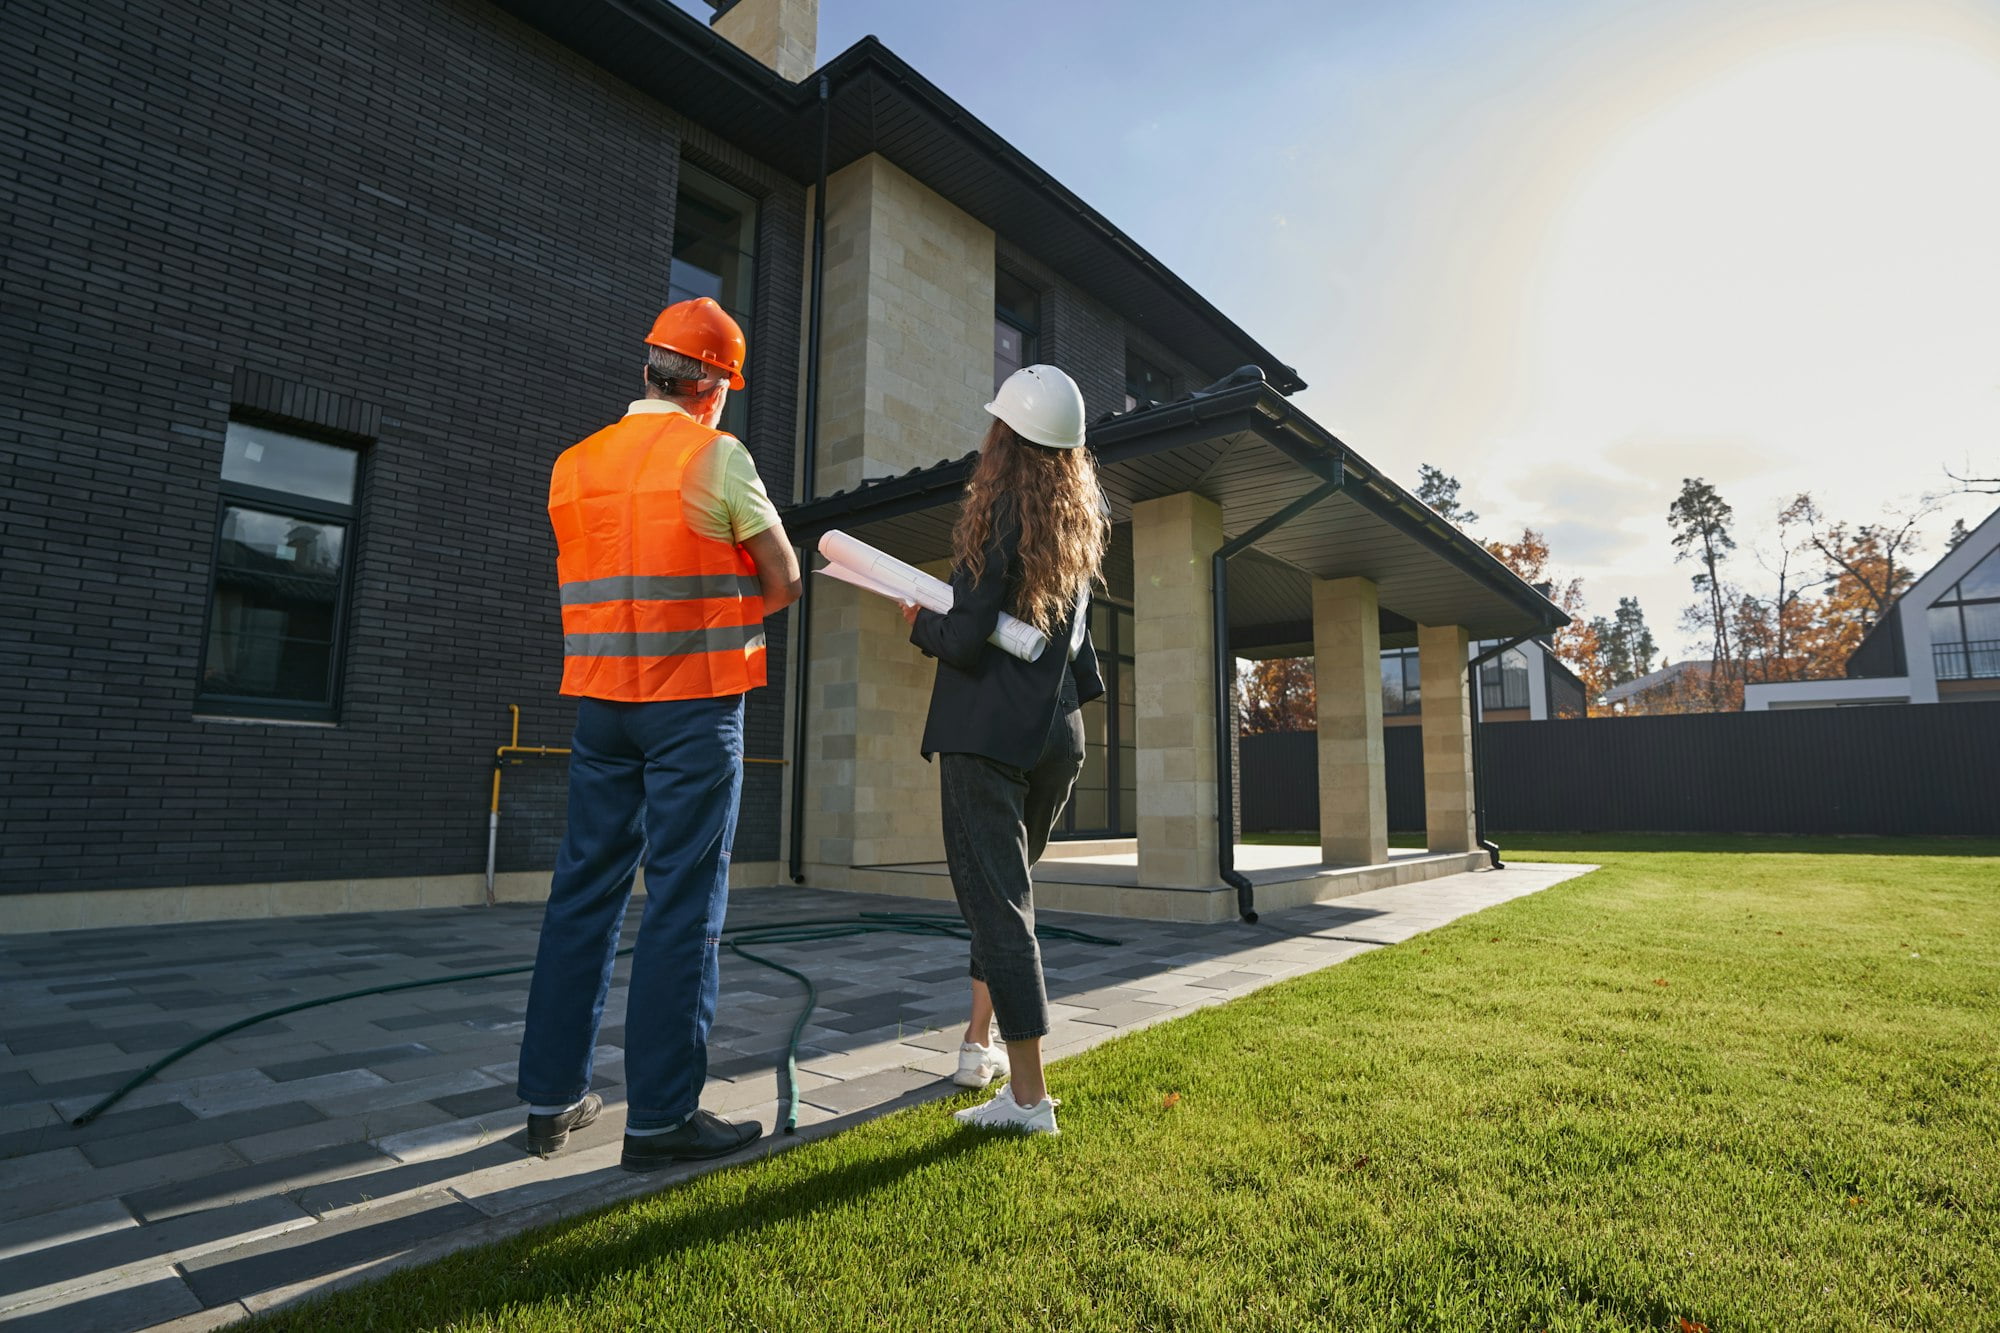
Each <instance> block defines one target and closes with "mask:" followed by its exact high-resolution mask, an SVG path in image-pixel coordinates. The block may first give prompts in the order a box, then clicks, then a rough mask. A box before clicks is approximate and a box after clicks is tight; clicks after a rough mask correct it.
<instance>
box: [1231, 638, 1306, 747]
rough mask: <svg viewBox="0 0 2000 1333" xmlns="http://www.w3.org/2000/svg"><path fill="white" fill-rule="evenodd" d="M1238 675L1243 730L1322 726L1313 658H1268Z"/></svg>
mask: <svg viewBox="0 0 2000 1333" xmlns="http://www.w3.org/2000/svg"><path fill="white" fill-rule="evenodd" d="M1247 665H1248V667H1249V669H1248V670H1247V671H1243V672H1241V673H1239V675H1238V676H1237V690H1238V700H1239V703H1240V705H1241V709H1242V721H1241V723H1240V727H1241V730H1242V732H1243V734H1244V735H1246V736H1252V735H1257V734H1259V733H1262V732H1269V731H1311V730H1313V729H1314V728H1315V727H1317V726H1318V725H1319V700H1318V696H1317V694H1316V692H1315V688H1314V678H1313V660H1312V658H1310V657H1267V658H1265V659H1264V660H1262V661H1260V662H1251V663H1248V664H1247Z"/></svg>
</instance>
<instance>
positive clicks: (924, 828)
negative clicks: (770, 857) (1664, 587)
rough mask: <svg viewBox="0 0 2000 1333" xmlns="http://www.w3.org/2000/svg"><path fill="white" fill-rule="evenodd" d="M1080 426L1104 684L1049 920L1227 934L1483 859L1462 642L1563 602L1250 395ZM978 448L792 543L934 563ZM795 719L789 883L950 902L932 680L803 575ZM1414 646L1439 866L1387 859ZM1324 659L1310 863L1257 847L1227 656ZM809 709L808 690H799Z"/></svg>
mask: <svg viewBox="0 0 2000 1333" xmlns="http://www.w3.org/2000/svg"><path fill="white" fill-rule="evenodd" d="M1232 381H1233V382H1225V384H1224V385H1222V386H1218V387H1217V388H1215V389H1213V390H1210V391H1204V392H1202V393H1200V394H1197V395H1193V396H1190V397H1188V398H1185V399H1182V400H1180V401H1178V402H1174V403H1169V404H1165V405H1161V406H1157V407H1153V408H1149V409H1146V410H1144V411H1137V412H1130V413H1126V414H1123V415H1119V416H1114V417H1110V418H1107V419H1105V420H1103V421H1100V422H1098V423H1097V424H1095V425H1094V426H1093V427H1092V428H1091V444H1092V448H1093V452H1094V453H1095V455H1096V459H1097V463H1098V469H1099V476H1100V478H1101V480H1102V482H1103V485H1104V489H1105V493H1106V496H1107V498H1108V499H1109V501H1110V503H1111V506H1112V515H1113V523H1114V527H1113V537H1112V548H1111V552H1110V555H1109V557H1108V558H1107V561H1106V569H1105V577H1106V583H1107V585H1108V587H1107V589H1106V591H1105V593H1104V594H1103V595H1102V596H1101V597H1100V598H1099V599H1098V602H1097V604H1096V605H1095V607H1094V610H1093V624H1092V628H1093V633H1094V635H1095V637H1096V638H1097V641H1098V646H1099V652H1100V656H1101V657H1103V658H1105V659H1106V660H1107V667H1108V670H1107V671H1106V684H1107V687H1108V689H1109V691H1110V692H1109V694H1108V695H1107V697H1106V698H1105V699H1104V700H1103V701H1102V702H1100V703H1097V704H1092V705H1089V706H1087V707H1086V711H1085V725H1086V732H1087V736H1088V741H1089V747H1088V748H1089V755H1088V758H1087V761H1086V766H1085V771H1084V774H1083V777H1082V778H1081V779H1080V781H1079V784H1078V788H1077V792H1076V794H1075V796H1074V798H1073V799H1072V802H1071V809H1070V811H1069V812H1068V813H1067V814H1066V815H1065V819H1064V823H1063V825H1062V826H1061V827H1059V828H1058V830H1057V835H1056V836H1057V838H1058V839H1062V840H1064V841H1059V842H1057V843H1055V844H1053V845H1052V846H1051V849H1050V854H1049V857H1048V858H1046V859H1045V860H1044V862H1043V865H1042V867H1041V869H1040V870H1039V871H1038V873H1037V884H1038V886H1039V887H1038V893H1039V894H1040V895H1041V897H1042V900H1043V901H1045V902H1046V903H1047V904H1048V905H1049V906H1051V907H1057V906H1060V907H1064V908H1067V909H1069V910H1077V911H1090V912H1099V913H1105V914H1110V915H1118V916H1127V917H1145V918H1152V919H1165V920H1195V921H1201V920H1207V921H1214V920H1223V919H1227V918H1228V917H1229V916H1232V915H1236V914H1238V913H1241V914H1244V915H1251V914H1253V913H1254V912H1255V911H1256V910H1257V907H1258V906H1259V905H1263V906H1268V907H1278V906H1292V905H1298V904H1301V903H1304V902H1311V901H1317V900H1321V899H1324V898H1332V897H1339V896H1344V895H1345V894H1348V893H1353V892H1359V891H1362V890H1364V889H1372V888H1379V887H1385V886H1388V885H1393V884H1401V883H1410V882H1413V881H1415V880H1417V879H1422V878H1428V877H1431V876H1434V875H1445V874H1453V873H1457V872H1460V871H1463V870H1466V869H1470V868H1473V867H1474V866H1475V865H1479V864H1484V863H1486V860H1487V858H1486V856H1485V855H1484V854H1482V853H1481V850H1480V842H1481V837H1480V835H1481V832H1482V830H1481V829H1480V827H1479V825H1478V800H1477V786H1476V780H1475V771H1476V764H1475V757H1474V754H1473V745H1474V735H1475V733H1474V728H1473V725H1472V721H1473V713H1474V708H1475V706H1476V705H1475V701H1474V695H1475V691H1474V690H1473V689H1472V688H1471V687H1470V686H1471V679H1470V675H1469V672H1468V655H1469V651H1468V650H1469V645H1470V644H1471V643H1472V642H1474V641H1476V640H1493V641H1498V642H1501V643H1505V642H1507V641H1510V640H1516V639H1519V638H1522V637H1526V636H1529V635H1535V634H1543V633H1547V632H1548V631H1550V630H1551V629H1553V628H1555V627H1557V626H1559V625H1560V624H1562V623H1563V620H1564V617H1563V615H1562V612H1561V611H1560V610H1559V609H1558V608H1556V607H1555V606H1554V605H1553V604H1551V603H1550V602H1549V601H1548V600H1547V599H1546V598H1545V597H1543V596H1542V595H1541V594H1540V593H1538V592H1537V591H1536V590H1535V589H1533V588H1531V587H1529V586H1528V585H1526V584H1525V583H1523V582H1521V580H1520V579H1518V578H1517V577H1515V576H1514V574H1513V573H1512V572H1511V571H1509V570H1508V569H1507V568H1506V567H1505V566H1503V565H1501V564H1500V563H1499V562H1498V561H1497V560H1495V559H1494V558H1493V557H1492V556H1490V555H1489V554H1488V553H1487V552H1486V551H1485V550H1484V549H1482V548H1481V547H1480V546H1479V545H1478V544H1477V543H1476V542H1474V541H1472V540H1471V539H1470V538H1468V537H1466V536H1465V535H1464V534H1463V533H1461V532H1459V531H1458V530H1457V529H1456V528H1454V527H1452V526H1451V525H1450V524H1448V523H1445V522H1444V521H1443V520H1442V519H1439V518H1438V517H1437V516H1436V515H1435V514H1433V513H1432V512H1431V511H1430V510H1429V509H1428V508H1426V507H1425V506H1424V505H1422V504H1421V503H1419V502H1418V501H1417V500H1416V499H1415V498H1414V497H1412V496H1410V495H1409V494H1408V493H1407V492H1405V491H1404V490H1403V489H1402V488H1401V487H1399V486H1397V485H1396V484H1395V483H1394V482H1392V481H1391V480H1389V479H1388V477H1387V476H1385V475H1384V474H1382V473H1381V472H1380V471H1379V470H1378V469H1376V468H1375V467H1374V466H1373V465H1372V464H1370V463H1368V462H1367V461H1366V460H1364V459H1362V458H1360V457H1359V456H1358V455H1356V454H1355V453H1354V452H1353V451H1352V450H1351V449H1349V448H1348V447H1347V446H1346V445H1345V444H1343V443H1342V442H1341V441H1340V440H1338V439H1336V438H1335V437H1334V436H1333V435H1332V434H1331V433H1330V432H1327V431H1326V430H1324V429H1323V428H1322V427H1320V426H1319V425H1318V424H1317V423H1315V422H1313V421H1312V420H1311V419H1310V418H1309V417H1307V416H1306V415H1305V414H1304V413H1303V412H1301V411H1299V410H1298V409H1297V408H1296V407H1295V406H1294V405H1293V404H1292V403H1290V402H1289V401H1288V400H1287V399H1285V398H1284V397H1283V395H1281V394H1279V393H1278V392H1277V391H1276V390H1275V389H1273V388H1272V387H1271V386H1270V385H1268V384H1267V383H1265V382H1264V381H1263V380H1262V379H1261V378H1258V377H1255V376H1253V375H1247V374H1241V375H1240V378H1239V377H1232ZM972 461H973V459H972V456H970V455H968V456H966V457H963V458H959V459H954V460H949V461H946V462H942V463H938V464H936V465H934V466H931V467H927V468H920V469H917V470H914V471H911V472H908V473H904V474H902V475H900V476H894V477H885V478H879V479H874V480H871V481H868V482H865V483H863V484H862V485H860V486H858V487H855V488H854V489H852V490H849V491H844V492H841V493H839V494H836V495H832V496H827V497H823V498H821V499H818V500H815V501H813V502H811V503H808V504H804V505H800V506H796V507H795V508H793V509H792V510H791V511H790V512H789V513H788V514H787V515H786V524H787V527H788V529H789V530H790V531H791V533H792V534H793V536H794V538H795V539H796V540H798V541H799V542H800V543H801V544H802V545H805V546H808V547H811V546H813V545H815V544H816V543H817V541H818V539H819V537H820V535H821V534H823V533H824V532H826V531H828V530H830V529H835V528H838V529H841V530H843V531H846V532H849V533H851V534H853V535H855V536H857V537H860V538H862V539H863V540H865V541H868V542H871V543H873V544H875V545H877V546H879V547H881V548H882V549H884V550H886V551H888V552H890V553H891V554H894V555H896V556H899V557H901V558H902V559H905V560H908V561H910V562H912V563H915V564H918V565H923V566H928V567H930V568H932V569H934V570H936V571H938V572H942V571H943V569H944V568H945V566H946V562H947V561H948V558H949V552H950V534H951V528H952V525H953V523H954V522H955V520H956V518H957V512H958V498H959V495H960V493H961V492H962V490H963V488H964V484H965V480H966V477H967V476H968V475H969V473H970V470H971V465H972ZM811 582H812V588H811V593H810V597H811V601H812V605H811V607H809V608H808V612H807V619H808V624H809V632H808V636H807V644H808V651H807V652H806V653H803V654H800V655H799V657H798V659H797V660H798V661H799V662H800V667H799V668H795V669H796V670H802V671H803V675H804V679H803V680H795V681H794V688H795V689H802V690H803V697H802V700H801V702H802V705H803V706H802V707H801V709H800V714H799V717H798V719H797V721H796V723H795V729H794V730H795V734H794V738H793V740H794V748H793V775H794V783H793V786H792V792H791V796H792V802H793V806H792V819H791V828H792V838H791V847H792V851H791V857H792V860H791V867H790V869H791V872H792V875H793V877H794V879H795V880H799V881H801V882H807V883H812V884H815V885H820V886H823V887H827V888H840V889H856V890H866V891H873V892H889V893H900V894H905V895H910V896H917V897H930V898H948V897H949V896H950V888H949V883H948V881H947V880H946V879H945V878H944V877H943V876H942V873H941V871H942V866H941V862H942V860H943V855H942V849H941V845H940V841H939V836H938V817H937V808H938V807H937V795H936V777H935V773H934V771H932V770H931V768H930V766H928V765H925V764H922V763H920V762H913V760H914V756H915V753H916V750H917V748H918V738H919V736H920V733H921V728H922V720H923V715H924V710H925V707H926V704H927V702H928V698H929V686H930V678H931V668H930V664H929V663H927V662H925V661H924V660H923V658H922V656H921V655H920V654H919V653H918V652H917V651H916V649H914V648H913V647H910V646H909V645H908V643H907V633H906V630H905V628H904V626H903V625H902V622H901V619H900V617H899V616H897V614H896V612H895V608H894V607H893V606H891V605H889V604H888V603H886V602H883V601H881V599H877V598H872V597H868V596H866V595H865V594H862V593H859V592H858V591H856V590H854V589H851V588H848V587H845V586H844V585H836V584H832V583H831V582H829V581H827V580H824V579H815V580H812V581H811ZM1411 646H1414V647H1416V648H1417V649H1418V653H1419V658H1420V663H1421V675H1422V684H1423V691H1424V695H1425V704H1424V722H1425V736H1424V755H1425V783H1426V793H1427V810H1426V813H1427V830H1426V841H1427V843H1428V852H1425V853H1400V852H1399V853H1397V854H1394V855H1392V854H1391V852H1390V850H1389V846H1388V819H1387V799H1386V795H1385V788H1384V773H1383V746H1382V694H1381V689H1382V687H1381V666H1380V657H1381V651H1382V649H1384V648H1396V647H1411ZM1306 654H1311V655H1312V656H1313V657H1314V658H1315V661H1316V675H1317V682H1316V683H1317V692H1318V699H1319V745H1318V750H1319V764H1320V769H1321V773H1320V791H1321V798H1320V811H1319V816H1320V817H1319V834H1320V838H1319V846H1318V847H1317V848H1316V849H1314V848H1303V849H1302V848H1265V847H1240V846H1239V845H1238V838H1237V836H1236V833H1237V827H1236V821H1235V817H1234V816H1235V800H1234V792H1235V787H1236V778H1235V749H1236V746H1235V732H1236V726H1235V716H1234V704H1233V701H1234V662H1235V660H1236V659H1237V658H1256V657H1277V656H1298V655H1306ZM798 697H799V696H795V698H798Z"/></svg>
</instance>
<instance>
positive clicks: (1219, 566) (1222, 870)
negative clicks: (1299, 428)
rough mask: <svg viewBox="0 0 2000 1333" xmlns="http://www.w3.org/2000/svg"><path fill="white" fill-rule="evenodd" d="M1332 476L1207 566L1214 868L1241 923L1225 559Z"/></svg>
mask: <svg viewBox="0 0 2000 1333" xmlns="http://www.w3.org/2000/svg"><path fill="white" fill-rule="evenodd" d="M1328 461H1329V462H1332V463H1333V464H1334V476H1333V478H1332V479H1331V480H1329V481H1327V482H1325V483H1324V484H1323V485H1321V486H1319V487H1318V488H1317V489H1315V490H1313V491H1312V492H1311V493H1310V494H1307V495H1303V496H1300V497H1299V498H1298V499H1296V500H1294V501H1292V502H1291V503H1290V504H1288V505H1286V506H1285V507H1284V508H1283V509H1280V510H1279V511H1278V512H1277V513H1275V514H1273V515H1271V516H1270V517H1269V518H1267V519H1265V520H1264V521H1263V522H1262V523H1259V524H1258V525H1257V526H1256V527H1254V528H1252V529H1250V531H1248V532H1246V533H1244V534H1243V535H1242V536H1241V537H1237V538H1235V539H1234V540H1232V541H1226V542H1224V543H1223V544H1222V545H1221V546H1220V547H1218V548H1217V549H1216V552H1215V555H1214V556H1213V557H1212V559H1211V561H1210V565H1209V570H1210V581H1211V582H1212V583H1213V585H1214V597H1213V598H1212V600H1213V602H1214V604H1215V869H1216V873H1217V875H1218V877H1219V878H1220V879H1221V880H1222V882H1223V883H1224V884H1227V885H1228V886H1229V887H1230V888H1232V889H1234V890H1236V913H1237V915H1238V916H1240V917H1242V918H1243V920H1244V921H1246V922H1248V923H1250V924H1253V925H1254V924H1255V923H1256V921H1257V899H1256V886H1255V885H1253V884H1251V883H1250V880H1249V878H1248V877H1247V876H1245V875H1244V874H1243V872H1242V871H1240V870H1238V869H1237V868H1236V760H1235V756H1234V754H1233V752H1232V750H1231V747H1230V742H1231V740H1232V739H1234V738H1233V737H1232V735H1231V727H1230V722H1231V720H1232V718H1231V714H1230V709H1229V702H1230V700H1229V686H1230V682H1231V680H1232V679H1233V678H1234V676H1235V674H1236V672H1235V670H1234V662H1235V659H1234V656H1233V655H1232V654H1231V653H1230V651H1229V557H1230V556H1232V555H1235V554H1236V553H1237V552H1239V551H1245V550H1248V549H1249V548H1250V547H1252V546H1254V545H1255V544H1256V543H1258V542H1260V541H1262V540H1263V539H1264V538H1265V537H1267V536H1269V535H1270V534H1271V533H1273V532H1276V531H1277V530H1278V529H1279V528H1281V527H1283V526H1284V525H1285V524H1287V523H1289V522H1291V521H1292V520H1293V519H1295V518H1297V517H1298V516H1299V515H1300V514H1303V513H1305V512H1306V510H1308V509H1311V508H1312V507H1313V506H1314V505H1316V504H1318V503H1319V502H1320V501H1321V500H1324V499H1326V497H1327V496H1329V495H1332V494H1333V493H1334V492H1335V491H1337V490H1339V489H1340V488H1341V487H1342V486H1343V485H1345V484H1346V483H1345V481H1344V476H1345V473H1344V471H1343V470H1342V468H1341V466H1340V464H1339V461H1338V460H1335V459H1330V460H1328Z"/></svg>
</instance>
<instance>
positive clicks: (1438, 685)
mask: <svg viewBox="0 0 2000 1333" xmlns="http://www.w3.org/2000/svg"><path fill="white" fill-rule="evenodd" d="M1469 643H1470V639H1469V638H1468V636H1467V634H1466V631H1465V628H1464V627H1463V626H1461V625H1419V626H1417V671H1418V674H1419V675H1420V676H1421V677H1422V679H1423V689H1424V830H1425V842H1426V845H1428V846H1429V848H1430V849H1431V850H1432V851H1434V852H1469V851H1471V850H1472V848H1473V844H1474V840H1475V838H1476V836H1477V835H1476V834H1475V833H1474V832H1473V823H1472V693H1471V691H1470V690H1468V689H1467V688H1466V683H1465V666H1466V659H1467V657H1468V656H1469V654H1468V653H1467V651H1466V649H1467V645H1468V644H1469Z"/></svg>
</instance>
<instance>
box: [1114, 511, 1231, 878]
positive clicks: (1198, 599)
mask: <svg viewBox="0 0 2000 1333" xmlns="http://www.w3.org/2000/svg"><path fill="white" fill-rule="evenodd" d="M1221 545H1222V511H1221V510H1220V509H1218V508H1217V507H1216V505H1215V503H1214V501H1212V500H1207V499H1204V498H1202V497H1201V496H1199V495H1195V494H1192V493H1190V492H1186V491H1183V492H1181V493H1180V494H1178V495H1167V496H1162V497H1161V498H1159V499H1157V500H1144V501H1141V502H1140V503H1138V504H1136V505H1134V506H1132V575H1133V577H1132V619H1133V634H1134V638H1135V640H1136V650H1135V653H1134V657H1135V659H1136V660H1135V662H1134V666H1133V684H1134V686H1135V689H1134V692H1133V694H1134V704H1135V705H1136V712H1137V731H1138V745H1139V749H1138V765H1139V773H1138V788H1139V790H1138V797H1139V830H1138V832H1139V883H1140V884H1141V885H1143V886H1145V887H1147V888H1206V887H1209V886H1211V885H1213V884H1215V883H1217V878H1216V864H1215V852H1216V845H1215V586H1214V574H1213V569H1212V560H1213V557H1214V555H1215V552H1216V550H1217V549H1218V548H1219V547H1221Z"/></svg>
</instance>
